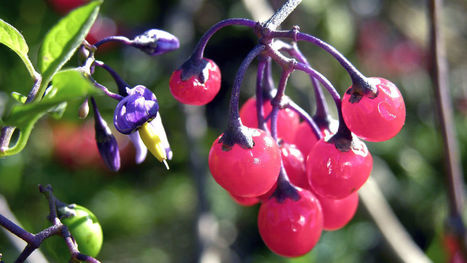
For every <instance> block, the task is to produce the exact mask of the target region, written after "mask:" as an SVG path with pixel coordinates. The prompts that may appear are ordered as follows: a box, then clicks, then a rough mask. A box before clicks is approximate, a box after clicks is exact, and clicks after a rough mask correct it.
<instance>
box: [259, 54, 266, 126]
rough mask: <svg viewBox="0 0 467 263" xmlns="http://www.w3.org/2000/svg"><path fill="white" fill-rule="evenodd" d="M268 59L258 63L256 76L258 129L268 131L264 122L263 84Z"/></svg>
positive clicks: (263, 58)
mask: <svg viewBox="0 0 467 263" xmlns="http://www.w3.org/2000/svg"><path fill="white" fill-rule="evenodd" d="M267 63H268V62H267V59H266V58H265V57H262V58H261V60H260V62H259V63H258V71H257V76H256V118H257V120H258V128H260V129H262V130H264V131H266V130H267V129H268V128H267V125H266V122H265V121H264V108H263V94H264V90H263V85H264V84H263V83H264V75H265V70H267V69H266V65H267Z"/></svg>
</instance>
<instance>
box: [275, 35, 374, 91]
mask: <svg viewBox="0 0 467 263" xmlns="http://www.w3.org/2000/svg"><path fill="white" fill-rule="evenodd" d="M271 36H272V37H274V38H278V37H282V38H292V39H293V40H295V41H307V42H310V43H312V44H314V45H316V46H318V47H320V48H322V49H323V50H325V51H326V52H328V53H329V54H330V55H332V56H333V57H334V58H335V59H336V60H337V61H338V62H339V63H340V64H341V65H342V66H343V67H344V69H345V70H346V71H347V72H348V73H349V75H350V77H351V79H352V82H354V83H355V82H358V81H359V80H362V79H365V76H364V75H363V74H362V73H361V72H360V71H358V70H357V68H355V66H354V65H352V63H350V61H349V60H347V58H346V57H344V55H342V54H341V53H340V52H339V51H337V49H336V48H334V47H333V46H331V45H329V44H328V43H326V42H324V41H323V40H321V39H319V38H317V37H314V36H312V35H309V34H306V33H302V32H296V31H294V30H290V31H274V32H271Z"/></svg>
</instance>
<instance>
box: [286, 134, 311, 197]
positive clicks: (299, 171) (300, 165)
mask: <svg viewBox="0 0 467 263" xmlns="http://www.w3.org/2000/svg"><path fill="white" fill-rule="evenodd" d="M280 149H281V154H282V163H283V164H284V168H285V171H286V173H287V176H288V177H289V180H290V182H291V183H292V184H293V185H295V186H298V187H300V188H304V189H307V190H310V185H309V184H308V178H307V175H306V169H305V157H304V156H303V154H302V152H301V151H300V150H299V149H297V147H296V146H295V145H294V144H289V143H282V144H281V145H280Z"/></svg>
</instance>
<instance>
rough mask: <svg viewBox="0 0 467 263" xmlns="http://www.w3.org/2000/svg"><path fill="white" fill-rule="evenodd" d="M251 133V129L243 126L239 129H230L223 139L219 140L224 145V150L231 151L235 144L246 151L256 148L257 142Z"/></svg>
mask: <svg viewBox="0 0 467 263" xmlns="http://www.w3.org/2000/svg"><path fill="white" fill-rule="evenodd" d="M251 132H252V131H251V129H250V128H248V127H245V126H243V125H240V126H238V127H228V128H227V130H226V131H225V132H224V135H223V136H222V138H220V139H219V143H222V150H224V151H229V150H231V149H232V147H233V146H234V144H238V145H240V147H242V148H244V149H251V148H253V146H255V142H254V141H253V137H252V136H251Z"/></svg>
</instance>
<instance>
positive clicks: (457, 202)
mask: <svg viewBox="0 0 467 263" xmlns="http://www.w3.org/2000/svg"><path fill="white" fill-rule="evenodd" d="M442 10H443V1H442V0H431V1H429V12H430V14H429V15H430V54H431V63H432V64H431V71H432V74H431V77H432V80H433V89H434V90H435V100H436V106H437V113H438V118H439V122H440V126H441V133H442V135H443V141H444V145H443V146H444V157H445V159H444V161H445V168H446V172H445V175H446V183H447V185H448V197H449V220H448V225H449V227H450V228H451V230H452V231H453V232H454V234H455V235H456V236H457V238H458V239H459V240H460V241H461V242H462V243H463V247H464V250H466V249H465V245H466V237H465V234H466V230H465V226H464V223H463V220H462V212H463V209H464V180H463V177H462V174H463V173H462V168H461V165H460V161H459V160H460V156H459V149H458V147H457V139H456V134H455V130H454V128H455V125H454V121H453V110H452V109H453V107H452V103H451V95H450V91H449V84H448V67H447V62H446V54H445V53H446V49H445V45H444V39H443V32H442V26H441V25H440V23H441V13H442Z"/></svg>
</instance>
